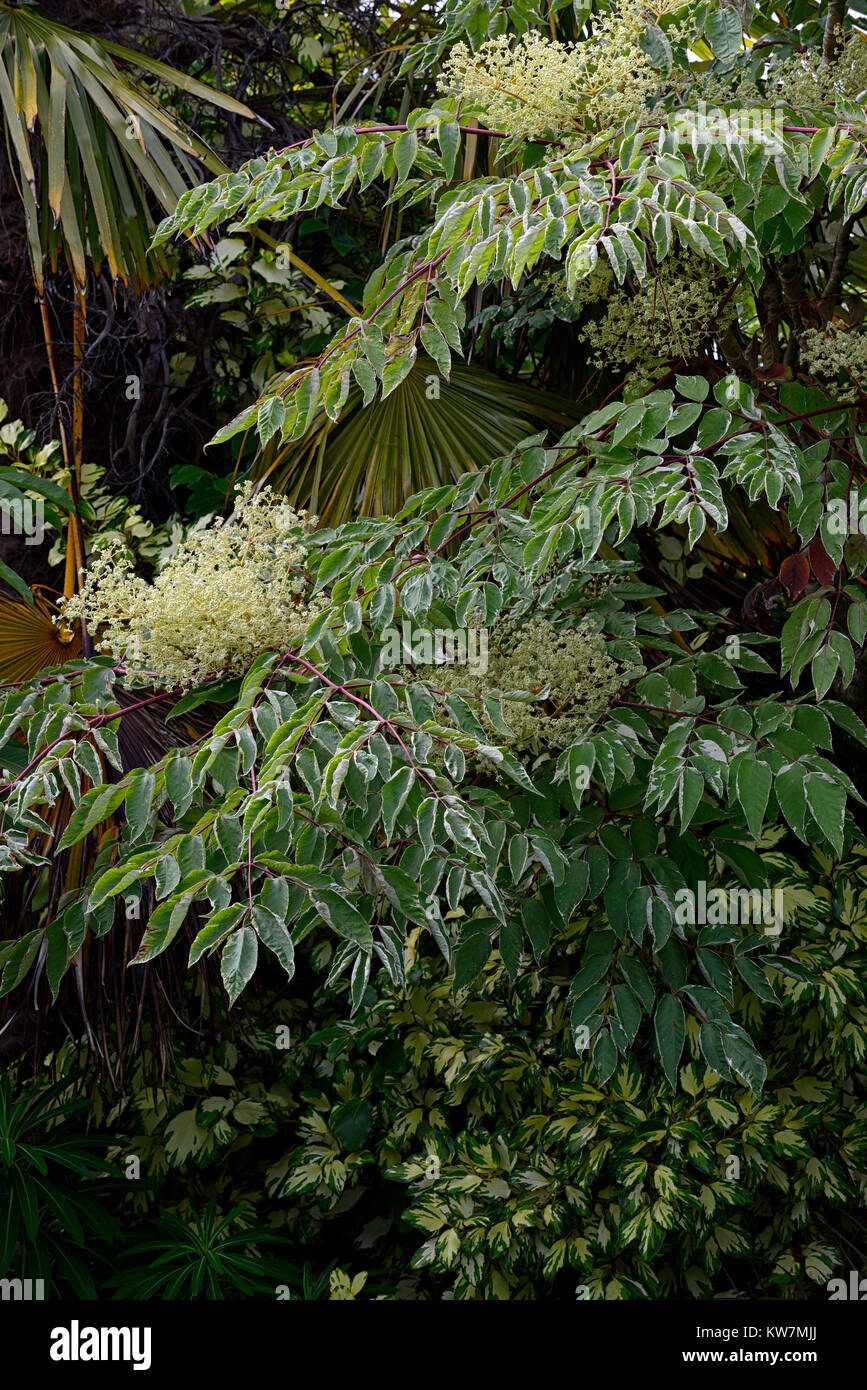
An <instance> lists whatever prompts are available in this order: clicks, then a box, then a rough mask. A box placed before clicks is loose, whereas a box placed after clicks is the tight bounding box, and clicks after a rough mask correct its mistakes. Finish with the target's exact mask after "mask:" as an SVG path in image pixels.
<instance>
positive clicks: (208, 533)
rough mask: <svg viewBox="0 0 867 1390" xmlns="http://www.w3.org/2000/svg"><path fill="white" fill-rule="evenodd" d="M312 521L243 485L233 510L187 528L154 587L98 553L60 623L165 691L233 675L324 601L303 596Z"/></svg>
mask: <svg viewBox="0 0 867 1390" xmlns="http://www.w3.org/2000/svg"><path fill="white" fill-rule="evenodd" d="M312 524H313V522H312V521H311V520H310V519H308V517H307V516H306V514H305V513H303V512H300V513H299V512H295V511H293V509H292V508H291V507H289V506H287V504H286V503H285V502H284V501H283V499H282V498H281V497H280V496H278V495H277V494H276V493H274V492H272V491H271V489H268V488H266V489H264V490H263V491H262V492H260V493H258V494H255V495H254V494H253V492H252V486H251V485H250V484H245V486H244V488H243V489H242V491H241V492H240V494H239V497H238V500H237V504H236V509H235V515H234V517H233V519H232V520H230V521H228V522H224V521H223V520H222V519H220V518H218V519H217V520H215V521H212V522H211V523H210V524H209V525H208V526H206V527H204V528H203V529H201V530H197V531H194V532H191V533H190V534H189V535H188V536H187V538H186V540H184V541H183V542H182V544H181V545H180V546H179V547H178V549H177V550H176V551H175V553H174V554H173V555H172V556H171V558H170V559H169V560H168V562H167V563H166V565H165V566H164V568H163V569H162V570H161V571H160V572H159V574H157V576H156V578H155V579H154V581H153V583H148V582H147V581H146V580H144V579H142V578H141V577H140V576H139V575H137V574H136V573H135V571H134V569H133V567H132V564H131V562H130V560H129V559H128V557H127V556H126V555H125V554H124V553H123V550H122V549H121V548H120V547H117V546H115V547H112V548H111V549H108V550H106V551H104V552H101V553H99V554H98V555H96V557H95V558H94V559H93V561H92V564H91V567H90V569H89V570H88V572H87V574H86V576H85V581H84V586H83V588H82V590H81V592H80V593H79V594H76V595H75V597H74V598H71V599H69V600H67V601H66V602H65V604H64V605H63V613H62V616H63V620H64V621H65V622H69V621H70V620H71V619H74V618H81V617H84V618H85V620H86V621H87V624H88V627H89V628H90V630H91V632H93V633H95V634H96V641H97V645H98V646H99V648H100V650H101V651H104V652H109V653H110V654H111V655H112V656H113V657H114V658H115V659H116V660H117V661H118V662H120V663H122V664H124V665H125V666H126V668H127V672H128V674H129V675H134V676H141V677H145V678H147V679H148V680H149V681H150V682H151V683H153V684H155V685H162V686H165V687H166V688H167V689H177V688H185V687H188V686H191V685H195V684H198V683H199V682H200V681H203V680H206V679H208V678H209V677H212V676H217V675H220V674H223V673H225V674H230V673H234V674H240V673H241V672H243V671H245V670H246V669H247V667H248V666H249V665H250V664H251V662H252V661H253V660H254V659H255V658H256V657H257V656H259V655H260V654H261V653H262V652H266V651H284V650H286V649H288V648H289V647H292V646H294V645H296V644H297V643H298V642H300V641H301V639H302V637H303V635H304V633H305V630H306V628H307V625H308V623H309V622H310V621H311V618H313V617H314V616H315V615H316V613H317V612H321V611H322V610H323V609H324V608H325V607H327V601H326V600H325V599H324V598H323V597H321V596H320V597H319V598H314V599H310V598H308V597H307V596H306V593H305V591H306V588H307V585H306V583H305V579H304V574H303V567H304V560H305V554H306V552H305V549H304V546H303V545H302V544H301V539H302V537H303V534H304V532H305V530H308V529H309V528H310V527H311V526H312Z"/></svg>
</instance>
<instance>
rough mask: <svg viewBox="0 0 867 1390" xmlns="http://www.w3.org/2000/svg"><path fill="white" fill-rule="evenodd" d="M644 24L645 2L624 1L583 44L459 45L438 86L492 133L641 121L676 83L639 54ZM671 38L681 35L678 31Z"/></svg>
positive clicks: (504, 40)
mask: <svg viewBox="0 0 867 1390" xmlns="http://www.w3.org/2000/svg"><path fill="white" fill-rule="evenodd" d="M684 8H685V6H684V4H683V0H658V3H657V4H656V5H655V6H654V10H653V13H654V16H655V18H656V19H657V20H658V18H659V17H660V16H661V15H663V14H667V13H671V12H673V11H675V10H683V9H684ZM647 24H648V10H647V6H646V5H645V3H644V0H623V3H622V4H621V5H619V6H618V8H617V10H616V12H614V13H613V14H609V15H601V16H597V17H596V18H595V19H594V30H593V36H592V38H591V39H588V40H585V41H584V42H581V43H578V44H564V43H560V42H559V41H558V40H556V39H549V38H545V37H544V36H543V35H541V34H539V33H537V32H531V33H527V34H524V35H523V36H522V37H521V38H520V39H519V40H518V42H517V43H516V44H515V45H514V47H513V46H512V45H511V43H510V40H509V38H508V37H507V36H506V35H505V34H503V35H501V36H500V37H499V38H496V39H488V40H487V41H486V42H485V43H483V44H482V45H481V46H480V48H479V49H478V51H477V52H476V53H473V52H472V51H471V50H470V48H469V47H468V46H467V45H466V44H465V43H458V44H455V46H454V47H453V48H452V50H451V52H450V54H449V57H448V59H447V61H446V64H445V72H444V75H443V77H442V78H441V79H440V87H441V89H442V90H443V91H446V92H451V93H454V94H457V95H460V96H461V97H463V98H464V99H465V100H467V101H470V102H471V103H473V105H477V106H478V107H479V109H480V110H481V112H482V113H483V115H484V118H485V120H486V121H487V122H488V124H489V125H490V126H491V127H492V128H500V129H502V130H505V131H507V132H508V133H509V134H510V135H523V136H524V137H526V138H527V139H530V140H532V139H538V138H540V137H550V138H567V137H568V136H569V135H570V134H572V133H579V132H581V131H585V130H587V129H594V128H596V129H610V128H612V127H617V126H620V125H622V124H623V122H624V121H627V120H629V119H630V118H636V119H640V118H641V117H642V115H644V113H645V112H646V110H647V103H648V98H649V97H651V96H652V95H653V94H654V93H655V92H657V91H659V89H660V87H661V86H662V84H663V83H664V82H665V83H666V84H668V83H670V82H671V80H672V77H671V76H669V77H667V78H664V77H663V75H662V74H661V73H660V72H658V71H657V70H656V69H655V68H654V67H653V65H652V63H651V61H650V58H649V57H648V56H647V55H646V54H645V53H644V52H643V51H642V49H641V46H640V42H639V41H640V39H641V37H642V35H643V34H644V32H645V30H646V29H647ZM684 33H686V30H684ZM670 37H672V38H678V37H680V27H679V26H675V29H673V30H672V31H671V33H670Z"/></svg>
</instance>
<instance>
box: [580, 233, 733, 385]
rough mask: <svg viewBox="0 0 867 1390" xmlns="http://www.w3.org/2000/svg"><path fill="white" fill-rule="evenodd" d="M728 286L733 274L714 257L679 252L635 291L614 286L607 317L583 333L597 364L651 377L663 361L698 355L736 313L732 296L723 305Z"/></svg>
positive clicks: (605, 315) (724, 328)
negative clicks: (701, 348)
mask: <svg viewBox="0 0 867 1390" xmlns="http://www.w3.org/2000/svg"><path fill="white" fill-rule="evenodd" d="M730 287H731V281H730V277H728V276H727V274H726V272H725V271H724V270H722V268H721V267H719V266H716V265H715V264H714V263H713V262H712V261H711V260H709V259H708V258H706V257H704V256H699V255H697V254H696V253H695V252H693V251H678V252H675V253H674V254H673V255H671V256H669V257H668V258H667V259H666V260H665V261H663V263H662V265H661V266H660V268H659V270H658V272H657V274H656V276H654V277H653V278H651V279H649V280H645V281H644V283H643V284H642V285H640V286H639V287H638V289H637V290H636V291H635V293H634V294H629V293H627V292H626V291H624V290H616V291H614V292H613V293H612V294H611V295H610V297H609V299H608V306H607V309H606V312H605V314H604V316H603V317H602V318H601V319H599V320H598V321H596V322H593V323H588V324H587V325H586V327H585V328H584V329H583V330H582V332H581V334H580V337H581V338H582V340H583V341H584V342H585V343H587V344H588V345H589V346H590V347H591V348H592V349H593V352H594V356H593V361H594V362H595V364H596V366H599V367H605V366H618V365H621V366H627V367H634V368H637V369H638V370H639V372H642V371H643V372H646V373H649V374H650V376H652V375H653V369H654V366H655V365H656V364H658V363H659V362H663V361H669V360H670V359H671V358H672V357H675V356H676V357H684V358H687V359H689V358H692V357H695V356H696V354H697V353H698V350H699V348H700V347H701V345H702V343H703V342H704V341H705V340H706V339H707V338H708V337H710V336H711V335H713V336H714V337H717V338H719V337H720V336H722V335H723V334H725V332H726V330H727V329H728V327H729V326H730V324H731V323H732V321H733V320H734V318H735V315H736V312H737V306H736V302H735V296H734V295H732V296H731V298H730V299H729V300H728V302H727V303H726V304H725V305H724V306H723V307H720V306H721V302H722V299H723V297H724V295H725V293H726V291H727V290H728V289H730Z"/></svg>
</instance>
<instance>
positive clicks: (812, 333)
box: [800, 323, 867, 401]
mask: <svg viewBox="0 0 867 1390" xmlns="http://www.w3.org/2000/svg"><path fill="white" fill-rule="evenodd" d="M800 346H801V358H802V360H803V363H804V366H805V367H806V368H807V370H808V371H809V372H810V373H811V375H812V376H815V377H818V378H819V379H820V380H821V381H824V382H825V383H826V384H830V385H833V384H834V383H836V382H837V379H838V377H839V375H840V373H841V372H843V373H845V375H846V376H847V377H849V378H850V380H851V381H852V382H854V388H853V387H852V386H844V387H839V386H836V387H835V388H834V391H833V394H834V396H835V397H836V399H837V400H840V401H856V400H857V399H858V393H859V391H860V392H861V393H862V394H867V333H865V332H863V331H860V330H858V329H852V328H849V329H847V328H846V327H844V325H842V324H836V323H829V324H828V326H827V328H809V329H807V331H806V332H805V333H802V334H801V338H800Z"/></svg>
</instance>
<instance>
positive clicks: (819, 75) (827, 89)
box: [768, 30, 867, 110]
mask: <svg viewBox="0 0 867 1390" xmlns="http://www.w3.org/2000/svg"><path fill="white" fill-rule="evenodd" d="M837 32H838V36H839V38H840V39H843V32H842V30H838V31H837ZM865 90H867V43H865V41H864V40H863V39H862V38H860V37H859V35H858V34H849V36H848V37H847V38H845V39H844V40H843V42H842V44H841V45H840V47H839V49H838V52H837V57H836V58H835V59H834V61H833V62H832V63H823V62H822V55H821V53H820V52H819V51H818V50H813V51H812V52H804V53H796V54H794V56H792V57H791V58H786V59H785V60H784V61H783V62H781V63H779V64H777V65H776V66H775V67H774V69H773V70H772V73H771V75H770V78H769V81H768V92H769V94H770V95H773V96H775V97H776V98H777V100H779V101H784V102H785V103H786V104H787V105H788V106H792V107H794V108H795V109H796V110H797V109H799V108H802V107H807V108H810V107H815V106H826V105H833V103H834V99H835V97H837V96H844V97H851V98H852V99H853V100H857V99H858V98H859V97H863V94H864V92H865Z"/></svg>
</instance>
